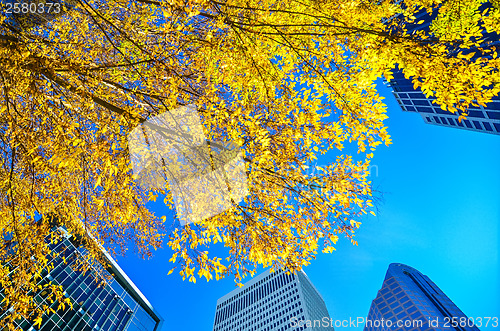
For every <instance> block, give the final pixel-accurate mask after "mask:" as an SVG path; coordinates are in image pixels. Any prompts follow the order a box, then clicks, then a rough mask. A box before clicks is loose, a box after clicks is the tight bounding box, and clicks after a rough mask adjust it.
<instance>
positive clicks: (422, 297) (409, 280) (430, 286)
mask: <svg viewBox="0 0 500 331" xmlns="http://www.w3.org/2000/svg"><path fill="white" fill-rule="evenodd" d="M376 330H404V331H424V330H443V331H444V330H447V331H450V330H457V331H479V329H478V328H477V327H476V326H475V325H474V320H470V319H468V318H467V316H466V315H465V314H464V313H463V312H462V311H461V310H460V309H459V308H458V307H457V306H456V305H455V304H454V303H453V301H451V299H450V298H448V297H447V296H446V294H444V292H443V291H441V289H440V288H439V287H437V285H436V284H434V283H433V282H432V280H430V279H429V277H427V276H425V275H423V274H422V273H420V272H419V271H418V270H416V269H414V268H412V267H409V266H407V265H404V264H401V263H392V264H391V265H389V269H388V270H387V273H386V275H385V279H384V283H383V284H382V288H381V289H380V290H379V291H378V294H377V297H376V298H375V300H373V302H372V304H371V307H370V311H369V313H368V318H367V319H366V324H365V328H364V331H376Z"/></svg>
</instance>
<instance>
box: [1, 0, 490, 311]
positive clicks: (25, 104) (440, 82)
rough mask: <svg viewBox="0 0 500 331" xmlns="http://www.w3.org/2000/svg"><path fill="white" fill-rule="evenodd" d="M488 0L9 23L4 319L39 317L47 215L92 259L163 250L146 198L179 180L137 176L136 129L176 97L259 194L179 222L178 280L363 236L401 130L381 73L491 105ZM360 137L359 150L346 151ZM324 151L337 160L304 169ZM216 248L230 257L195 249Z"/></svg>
mask: <svg viewBox="0 0 500 331" xmlns="http://www.w3.org/2000/svg"><path fill="white" fill-rule="evenodd" d="M484 2H485V1H480V0H475V1H469V2H468V3H467V4H466V6H457V4H458V3H459V1H458V0H450V1H446V2H443V1H438V0H407V1H405V3H406V7H405V9H404V10H403V9H402V7H401V6H400V5H398V4H396V3H395V1H364V0H339V1H321V0H304V1H295V0H282V1H275V0H249V1H245V2H242V1H236V0H184V1H180V0H175V1H168V2H166V1H156V0H148V1H144V0H130V1H118V0H107V1H90V2H79V3H75V5H74V6H75V7H74V8H70V9H68V10H67V12H65V14H64V15H62V16H61V17H59V18H55V19H53V20H52V21H50V22H47V23H44V24H43V25H37V24H29V22H26V21H24V23H22V24H21V25H15V24H14V23H13V22H11V21H9V19H8V18H6V17H2V18H0V22H3V24H1V25H0V155H1V158H0V228H1V231H2V236H1V237H0V238H2V239H0V258H1V259H2V262H7V261H8V262H9V264H2V266H1V268H0V285H1V286H2V287H3V288H4V290H5V291H4V293H5V298H4V301H3V302H4V304H5V305H10V306H11V307H13V313H12V314H11V315H10V316H11V319H10V321H12V320H13V319H15V318H16V317H17V316H20V314H22V315H25V316H28V315H32V316H34V315H33V314H35V313H38V312H36V308H35V306H34V303H33V298H32V297H30V295H29V293H30V291H31V290H33V289H34V288H35V287H36V286H35V285H33V284H34V281H33V279H35V278H36V277H35V276H39V275H40V274H41V271H42V270H43V269H44V268H47V267H48V266H47V265H46V261H47V260H46V259H45V256H46V255H47V254H49V251H48V246H47V243H46V242H45V241H44V240H40V238H44V236H45V235H47V233H48V231H49V225H47V224H45V225H43V224H42V225H41V226H40V227H34V226H33V224H34V223H35V220H36V219H38V218H39V217H40V216H41V215H46V214H48V213H55V214H56V215H58V218H59V219H60V220H63V222H64V224H63V225H64V226H65V227H66V228H67V229H68V232H69V233H70V234H71V235H75V236H79V237H81V236H83V235H85V234H91V235H92V237H93V238H95V240H96V243H95V244H92V243H91V242H87V245H89V246H90V247H91V249H90V255H89V256H91V257H92V256H94V257H95V256H97V248H96V247H98V246H99V245H103V246H104V247H106V248H107V249H109V250H111V251H112V252H113V248H116V249H118V250H120V248H122V249H123V250H125V247H126V245H127V244H128V242H129V241H130V240H131V241H133V243H134V244H135V246H136V247H137V249H138V251H139V252H140V253H141V254H144V255H149V254H150V251H151V249H156V248H158V247H159V246H160V244H161V240H162V233H163V232H162V225H163V224H164V223H169V221H168V220H166V219H165V218H159V217H157V216H156V215H153V214H152V213H151V212H150V211H149V210H148V209H147V208H146V203H147V202H148V201H149V200H155V199H156V198H157V197H158V195H166V197H165V199H164V201H165V204H166V205H167V206H168V207H172V206H173V199H172V196H171V194H170V193H169V188H168V187H166V188H164V189H155V190H151V191H149V192H145V191H142V190H141V189H139V188H138V187H137V185H136V184H135V182H134V179H135V177H134V175H132V171H131V170H132V169H131V164H130V158H129V157H130V156H129V153H128V152H129V151H128V145H127V139H126V137H127V134H128V133H129V132H130V131H131V130H133V129H134V128H135V127H136V126H137V125H138V124H140V123H144V122H145V121H146V120H147V119H148V118H151V117H153V116H156V115H158V114H161V113H164V112H168V111H170V110H172V109H174V108H176V107H178V106H179V105H186V104H190V103H192V104H195V105H196V106H197V109H198V112H199V114H200V117H201V119H202V122H203V123H202V124H203V126H204V130H205V133H206V135H207V136H208V139H209V140H210V141H212V142H220V141H234V142H235V143H237V144H238V145H241V146H243V147H242V150H243V153H244V159H245V162H246V165H245V166H246V173H247V177H248V178H247V179H248V183H249V191H250V194H249V195H248V196H247V197H246V198H245V199H244V201H243V202H242V203H240V204H233V206H232V208H230V209H228V210H226V211H225V212H224V213H222V214H219V215H216V216H214V217H211V218H209V219H206V220H204V221H202V222H199V223H196V224H191V225H189V226H186V227H184V228H178V229H176V230H175V231H173V232H170V233H168V242H167V244H168V246H169V247H170V248H171V249H172V250H173V251H174V253H173V256H172V259H171V261H172V262H175V263H178V264H179V265H180V273H181V275H182V276H183V278H188V279H189V280H190V281H193V282H194V281H196V276H195V275H196V274H197V275H198V277H205V278H206V279H207V280H210V279H212V278H213V277H212V275H213V274H215V279H220V278H221V277H224V276H226V275H228V274H234V276H235V279H236V281H237V282H241V279H242V277H244V276H245V275H246V274H247V273H250V274H252V273H254V272H255V269H256V267H257V265H258V264H261V265H263V266H272V267H274V268H278V267H287V268H289V269H292V270H293V269H300V268H301V267H302V266H304V265H307V264H309V263H310V260H311V259H313V258H314V256H315V255H316V254H317V252H318V249H320V246H321V247H322V248H321V249H322V251H324V252H332V251H333V245H334V244H335V243H336V242H337V239H338V236H339V235H343V236H346V237H347V238H349V239H350V240H351V241H352V242H353V243H354V244H357V243H356V242H355V241H354V240H353V234H354V230H355V229H356V228H357V227H358V226H359V225H360V223H359V222H358V221H356V220H355V219H357V218H359V216H361V215H362V214H364V213H366V211H368V210H370V207H371V206H372V200H371V189H370V185H371V184H370V182H369V181H367V174H368V169H369V168H368V167H369V164H370V160H371V159H372V157H373V151H374V150H375V149H376V147H377V146H378V145H381V144H386V145H389V144H390V142H391V139H390V136H389V135H388V133H387V130H386V128H385V126H384V123H383V121H384V120H385V119H386V118H387V115H386V107H385V105H384V104H383V101H382V98H381V97H380V96H379V95H378V93H377V91H376V88H375V84H374V82H375V80H376V79H378V78H380V77H382V75H386V76H388V77H390V75H391V74H390V72H391V70H392V69H394V68H395V66H396V64H397V65H398V66H399V68H401V69H402V70H403V72H404V74H405V75H406V76H407V77H413V82H414V84H415V86H416V87H420V88H421V89H422V90H423V91H424V92H425V93H426V94H427V95H433V96H435V98H436V102H437V103H438V104H440V105H441V106H442V107H443V109H447V110H450V111H456V109H459V110H466V109H467V107H468V106H469V105H470V104H471V103H473V102H476V103H478V104H484V103H486V102H488V101H489V100H491V98H492V97H493V96H494V95H497V94H498V92H499V89H500V84H499V80H500V78H499V75H500V70H498V68H499V59H498V55H497V53H498V52H497V50H492V49H491V47H486V46H484V45H483V44H484V43H482V42H483V41H484V40H483V39H484V37H485V35H486V33H489V32H499V30H500V28H499V23H498V22H499V19H498V18H499V17H500V16H499V12H498V10H499V9H498V6H496V7H494V8H491V9H488V10H486V11H484V12H479V11H478V8H479V7H480V5H481V4H482V3H484ZM441 3H443V4H442V7H439V8H441V9H438V7H436V6H438V5H440V4H441ZM460 3H464V2H463V1H462V2H460ZM421 8H425V9H426V10H428V11H429V12H431V13H432V12H434V11H436V10H438V11H439V14H438V16H437V18H436V20H435V21H434V22H433V23H432V25H431V30H430V31H429V32H423V31H419V32H416V33H409V32H408V31H407V26H406V25H405V20H406V21H413V20H415V19H416V18H415V17H416V16H415V15H416V13H417V11H418V10H420V9H421ZM400 13H402V14H403V15H404V17H405V19H401V17H402V16H397V15H398V14H400ZM13 24H14V25H13ZM450 45H453V46H452V48H453V49H450V47H451V46H450ZM471 47H473V48H474V54H476V55H477V56H473V55H471V54H472V53H468V52H467V50H468V49H470V48H471ZM452 51H453V52H452ZM350 143H354V144H357V147H358V152H359V155H358V156H357V157H356V160H354V159H353V157H351V156H349V155H341V151H342V149H343V148H344V147H345V146H347V145H348V144H350ZM331 150H333V152H331V153H337V154H336V155H339V156H338V158H336V159H335V160H334V161H332V162H331V163H330V164H328V165H326V166H322V167H320V168H318V169H316V170H315V171H311V170H310V168H309V170H308V168H307V166H308V165H311V163H313V162H314V160H316V159H317V157H318V154H319V153H326V152H327V151H331ZM357 160H359V161H357ZM207 203H209V202H207ZM351 220H352V222H351ZM167 228H170V225H169V224H168V226H167ZM218 242H222V243H223V244H224V245H225V246H226V248H227V249H228V251H229V256H228V257H227V259H224V260H222V259H221V258H219V257H216V256H211V255H210V254H209V253H210V251H202V248H204V247H205V248H206V247H210V245H212V244H214V243H218ZM92 247H93V248H92ZM32 258H34V259H36V260H38V261H40V263H38V264H33V263H31V262H32ZM14 270H15V271H14ZM172 270H173V269H172ZM196 270H197V271H196ZM169 273H170V272H169ZM54 293H60V290H59V292H58V290H57V289H54ZM66 304H70V302H67V303H66ZM64 305H65V304H64V303H63V304H62V305H60V307H61V308H63V307H64ZM37 321H38V320H37Z"/></svg>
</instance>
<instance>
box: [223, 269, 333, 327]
mask: <svg viewBox="0 0 500 331" xmlns="http://www.w3.org/2000/svg"><path fill="white" fill-rule="evenodd" d="M213 330H214V331H285V330H296V331H300V330H322V331H327V330H333V327H331V320H330V316H329V315H328V310H327V308H326V305H325V302H324V301H323V299H322V298H321V295H320V294H319V292H318V291H317V290H316V288H315V287H314V285H313V284H312V283H311V281H310V280H309V278H308V277H307V276H306V274H305V273H304V272H302V271H301V272H297V273H296V274H292V273H290V274H286V272H284V271H275V272H274V273H271V272H270V271H269V270H268V271H265V272H264V273H262V274H260V275H259V276H256V277H254V278H253V279H252V280H250V281H248V282H247V283H245V284H244V285H243V287H241V288H238V289H235V290H234V291H232V292H230V293H228V294H226V295H225V296H223V297H222V298H220V299H219V300H217V309H216V312H215V321H214V327H213Z"/></svg>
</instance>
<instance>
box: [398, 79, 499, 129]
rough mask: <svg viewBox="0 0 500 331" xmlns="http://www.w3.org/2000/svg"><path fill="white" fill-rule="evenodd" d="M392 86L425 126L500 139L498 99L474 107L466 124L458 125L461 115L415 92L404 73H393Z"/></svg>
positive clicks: (408, 110) (404, 106)
mask: <svg viewBox="0 0 500 331" xmlns="http://www.w3.org/2000/svg"><path fill="white" fill-rule="evenodd" d="M393 75H394V79H393V80H391V82H390V83H389V85H390V87H391V88H392V94H393V95H394V96H395V97H396V101H397V102H398V103H399V105H400V106H401V109H402V110H403V111H405V112H410V113H418V114H420V116H421V117H422V119H423V120H424V122H425V123H427V124H434V125H440V126H447V127H452V128H459V129H465V130H471V131H480V132H486V133H492V134H497V135H500V98H499V97H495V98H494V99H493V101H492V102H490V103H488V104H486V107H483V106H481V105H479V106H478V107H470V108H469V111H468V116H467V119H466V120H462V121H461V122H459V121H458V114H457V113H454V114H453V113H450V112H448V111H444V110H442V109H441V107H440V106H439V105H438V104H435V103H432V101H433V100H434V98H432V97H430V98H427V97H426V96H425V95H424V93H423V92H422V91H421V90H420V88H419V89H417V90H415V89H414V88H413V84H412V82H411V81H410V80H409V79H406V78H405V77H404V75H403V73H402V72H401V71H400V70H397V71H395V72H394V73H393Z"/></svg>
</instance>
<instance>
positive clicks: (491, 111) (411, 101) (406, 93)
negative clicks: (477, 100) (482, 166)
mask: <svg viewBox="0 0 500 331" xmlns="http://www.w3.org/2000/svg"><path fill="white" fill-rule="evenodd" d="M488 6H491V4H490V3H485V4H484V5H483V6H482V7H481V8H480V11H482V10H484V9H486V8H487V7H488ZM436 13H437V10H434V13H433V15H432V16H430V15H429V14H428V13H427V12H426V11H425V10H422V11H420V12H419V13H417V14H416V15H415V17H416V19H415V21H424V23H422V24H418V25H417V24H408V25H407V27H408V32H413V31H416V30H423V31H427V32H428V31H429V26H430V23H431V22H432V20H433V19H434V18H435V16H436ZM481 47H484V48H488V49H492V48H494V47H496V48H497V50H498V48H499V47H500V37H499V36H498V35H496V34H494V33H489V34H488V35H486V36H485V40H484V43H483V45H481ZM471 51H472V50H471ZM473 59H475V57H473ZM393 76H394V78H393V79H392V80H391V81H390V82H389V85H390V86H391V87H392V93H393V95H394V96H395V97H396V100H397V102H398V103H399V105H400V106H401V108H402V109H403V111H406V112H414V113H419V114H420V116H421V117H422V119H423V120H424V122H425V123H428V124H434V125H440V126H447V127H452V128H459V129H465V130H471V131H480V132H486V133H492V134H498V135H500V97H499V96H496V97H495V98H493V101H492V102H490V103H488V104H486V107H483V106H481V105H479V106H477V107H470V108H469V111H468V116H467V120H462V121H461V122H459V121H458V113H454V114H453V113H450V112H448V111H443V110H442V109H441V107H440V106H439V105H437V104H435V103H432V101H433V100H435V98H433V97H429V98H427V97H426V96H425V95H424V93H423V92H422V90H421V89H420V88H418V89H414V88H413V83H412V82H411V80H410V79H406V78H405V77H404V75H403V73H402V72H401V70H399V69H396V70H394V71H393Z"/></svg>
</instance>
